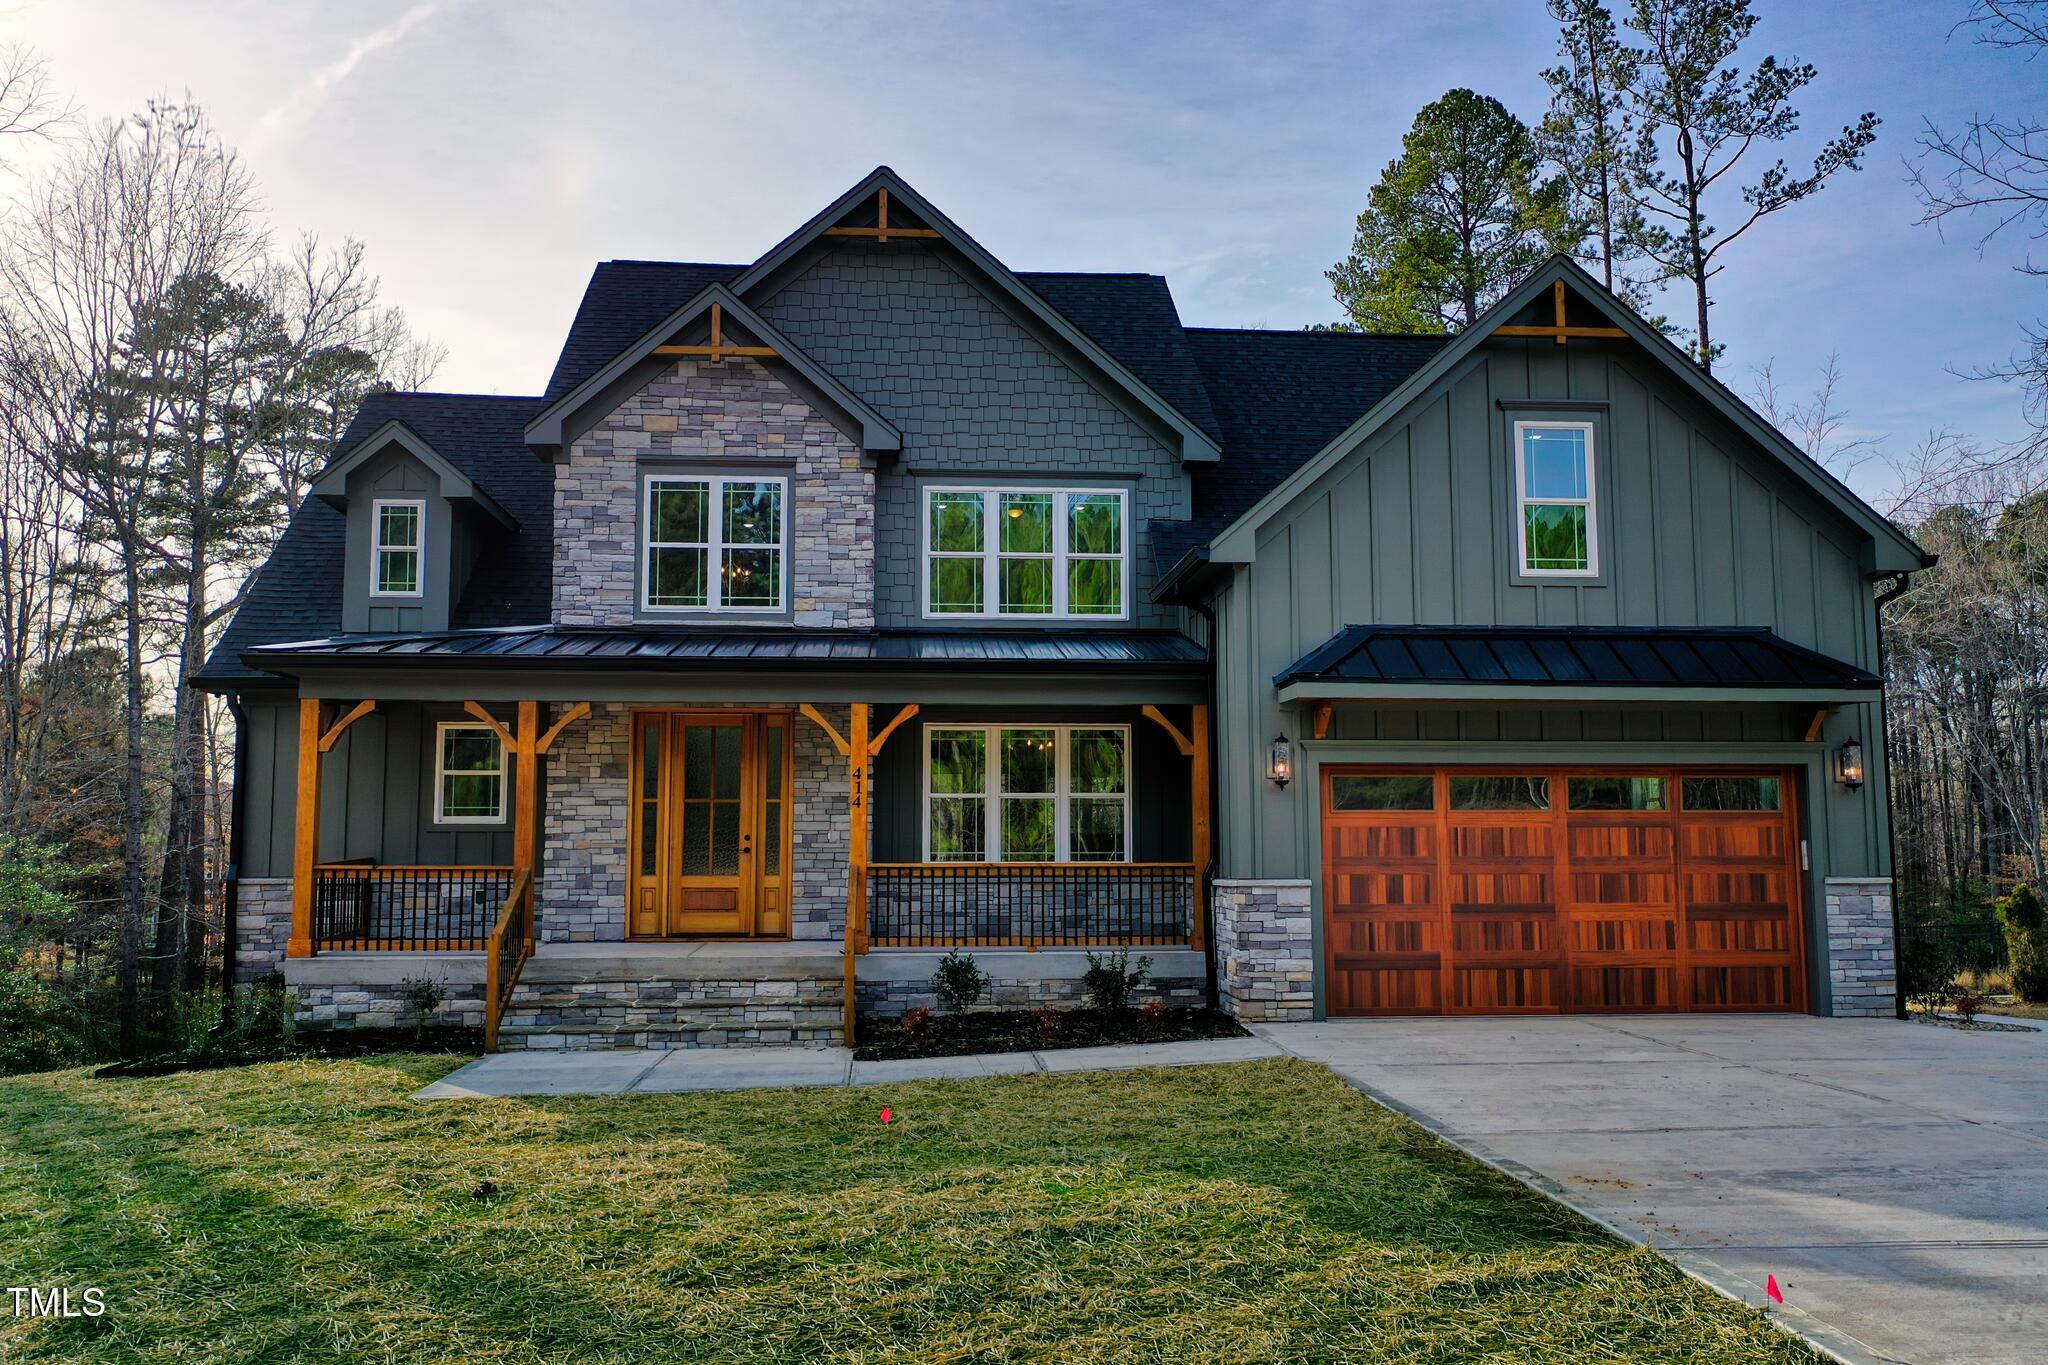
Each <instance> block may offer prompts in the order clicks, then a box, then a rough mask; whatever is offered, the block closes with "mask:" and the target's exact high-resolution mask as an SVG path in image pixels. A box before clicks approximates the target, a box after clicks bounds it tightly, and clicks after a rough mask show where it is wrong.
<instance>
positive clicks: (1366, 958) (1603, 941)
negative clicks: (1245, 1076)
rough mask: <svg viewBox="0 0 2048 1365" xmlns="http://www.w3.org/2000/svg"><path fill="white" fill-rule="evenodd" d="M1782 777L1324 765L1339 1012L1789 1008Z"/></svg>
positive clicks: (1785, 775)
mask: <svg viewBox="0 0 2048 1365" xmlns="http://www.w3.org/2000/svg"><path fill="white" fill-rule="evenodd" d="M1793 791H1794V786H1793V775H1792V773H1791V772H1790V771H1789V770H1783V769H1701V770H1687V769H1649V768H1628V769H1609V770H1593V769H1557V768H1550V769H1527V768H1524V769H1510V768H1497V769H1483V770H1482V769H1465V768H1436V769H1328V770H1326V771H1325V773H1324V777H1323V793H1322V797H1323V856H1324V880H1323V896H1324V965H1325V977H1324V979H1325V1001H1326V1005H1327V1008H1328V1011H1329V1013H1331V1014H1333V1015H1338V1014H1519V1013H1567V1012H1570V1013H1588V1012H1610V1011H1639V1010H1797V1009H1804V1008H1805V1005H1806V980H1805V930H1804V919H1803V916H1802V913H1801V906H1800V880H1801V879H1800V868H1799V861H1800V860H1799V834H1798V818H1797V812H1796V811H1795V810H1794V809H1793Z"/></svg>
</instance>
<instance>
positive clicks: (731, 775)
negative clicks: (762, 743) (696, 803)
mask: <svg viewBox="0 0 2048 1365" xmlns="http://www.w3.org/2000/svg"><path fill="white" fill-rule="evenodd" d="M712 733H714V734H715V735H717V736H718V738H717V741H716V748H717V753H718V758H717V765H718V766H717V778H716V780H715V781H714V782H713V784H712V792H713V794H714V795H716V796H717V797H718V799H719V800H721V801H737V800H739V797H740V748H741V746H742V744H743V743H744V741H745V739H746V732H745V731H744V730H742V729H741V728H740V727H739V726H737V725H721V726H718V727H717V728H716V729H715V730H714V731H713V732H712Z"/></svg>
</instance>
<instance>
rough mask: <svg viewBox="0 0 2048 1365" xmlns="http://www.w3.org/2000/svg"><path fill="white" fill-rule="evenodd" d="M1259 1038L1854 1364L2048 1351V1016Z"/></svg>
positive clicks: (1448, 1029)
mask: <svg viewBox="0 0 2048 1365" xmlns="http://www.w3.org/2000/svg"><path fill="white" fill-rule="evenodd" d="M1257 1032H1259V1033H1260V1034H1262V1035H1263V1036H1265V1037H1266V1038H1268V1039H1270V1040H1272V1041H1273V1042H1275V1043H1277V1044H1279V1045H1280V1046H1281V1047H1283V1048H1285V1049H1287V1050H1288V1051H1290V1052H1292V1053H1295V1054H1296V1055H1298V1056H1301V1057H1305V1058H1308V1059H1310V1060H1313V1061H1318V1062H1322V1063H1325V1064H1326V1065H1328V1066H1330V1067H1331V1068H1332V1069H1334V1070H1335V1071H1336V1072H1337V1073H1338V1074H1339V1075H1341V1076H1343V1077H1344V1078H1345V1079H1346V1080H1348V1081H1350V1082H1352V1083H1353V1084H1354V1085H1357V1086H1359V1087H1360V1088H1361V1089H1364V1090H1366V1091H1367V1092H1369V1093H1370V1094H1372V1095H1373V1096H1374V1097H1375V1098H1378V1099H1380V1100H1382V1101H1384V1102H1386V1103H1388V1104H1390V1105H1391V1106H1393V1107H1394V1108H1397V1109H1400V1110H1402V1111H1403V1112H1406V1113H1408V1114H1410V1115H1412V1116H1413V1117H1415V1118H1417V1119H1419V1120H1420V1121H1422V1122H1423V1123H1424V1124H1425V1125H1426V1126H1428V1127H1430V1128H1431V1129H1433V1130H1434V1131H1436V1132H1438V1133H1440V1134H1441V1135H1443V1136H1444V1137H1445V1138H1447V1139H1449V1140H1450V1141H1452V1142H1454V1143H1456V1144H1457V1145H1459V1146H1461V1147H1464V1148H1466V1149H1467V1150H1469V1151H1472V1152H1473V1153H1475V1154H1476V1155H1478V1156H1480V1157H1482V1158H1484V1159H1487V1160H1490V1161H1493V1162H1495V1163H1496V1164H1499V1165H1501V1166H1503V1167H1505V1168H1506V1169H1508V1170H1510V1171H1511V1172H1513V1173H1515V1174H1517V1175H1521V1176H1523V1177H1524V1178H1527V1179H1531V1180H1532V1181H1533V1182H1534V1183H1536V1184H1538V1185H1541V1186H1543V1187H1544V1188H1546V1189H1548V1190H1550V1192H1552V1193H1554V1194H1557V1195H1559V1196H1560V1197H1562V1198H1563V1199H1564V1200H1565V1201H1566V1202H1568V1203H1570V1204H1572V1205H1574V1206H1576V1207H1578V1208H1579V1209H1581V1210H1582V1211H1584V1212H1586V1213H1587V1214H1589V1215H1591V1216H1593V1217H1594V1218H1596V1219H1598V1220H1600V1221H1602V1222H1604V1223H1606V1224H1608V1225H1609V1226H1611V1227H1613V1228H1615V1229H1616V1230H1618V1231H1620V1232H1621V1233H1623V1235H1625V1236H1628V1237H1630V1238H1632V1239H1635V1240H1638V1241H1644V1242H1648V1243H1650V1244H1651V1245H1653V1246H1655V1247H1656V1248H1657V1249H1658V1250H1660V1251H1663V1252H1665V1253H1666V1254H1668V1255H1670V1256H1671V1257H1672V1258H1673V1259H1674V1260H1676V1261H1678V1263H1679V1264H1680V1265H1682V1266H1684V1267H1686V1268H1687V1269H1688V1270H1691V1271H1693V1272H1694V1273H1696V1274H1699V1275H1701V1276H1702V1277H1704V1278H1706V1279H1708V1280H1710V1281H1712V1282H1714V1283H1716V1284H1718V1285H1720V1286H1721V1287H1723V1288H1725V1289H1728V1290H1730V1291H1731V1292H1734V1293H1736V1294H1738V1295H1739V1296H1740V1297H1742V1298H1745V1299H1747V1300H1748V1301H1750V1302H1752V1303H1761V1302H1763V1297H1762V1292H1763V1284H1764V1278H1765V1276H1766V1275H1771V1274H1775V1275H1776V1276H1777V1277H1778V1284H1779V1286H1780V1288H1781V1289H1782V1290H1783V1291H1784V1294H1785V1301H1786V1309H1785V1310H1784V1312H1785V1316H1786V1319H1787V1320H1788V1321H1789V1322H1791V1323H1792V1324H1794V1325H1796V1326H1798V1327H1800V1328H1801V1329H1802V1330H1803V1331H1806V1332H1807V1333H1808V1334H1809V1335H1810V1336H1811V1337H1812V1338H1814V1339H1815V1340H1817V1341H1818V1342H1820V1343H1821V1344H1823V1345H1825V1346H1827V1347H1829V1348H1830V1349H1832V1350H1834V1351H1836V1352H1837V1353H1838V1354H1840V1355H1842V1356H1843V1357H1845V1358H1847V1359H1852V1360H1859V1359H1860V1360H1905V1361H1914V1362H1920V1363H1921V1365H1933V1363H1934V1362H1941V1361H1957V1362H1962V1361H1969V1362H1980V1363H1981V1362H1993V1361H2011V1362H2021V1361H2025V1362H2039V1361H2043V1360H2048V1033H2038V1032H2036V1033H1963V1032H1960V1031H1957V1030H1953V1029H1943V1028H1934V1027H1930V1026H1928V1025H1925V1024H1917V1023H1900V1022H1898V1021H1896V1020H1888V1019H1887V1020H1833V1019H1814V1018H1809V1017H1805V1016H1787V1015H1768V1016H1755V1015H1751V1016H1742V1017H1727V1016H1722V1017H1713V1016H1690V1017H1677V1016H1661V1017H1658V1016H1640V1015H1638V1016H1625V1017H1609V1018H1601V1019H1590V1018H1577V1019H1412V1020H1411V1019H1370V1020H1333V1021H1331V1022H1329V1023H1322V1024H1286V1025H1278V1026H1261V1027H1259V1028H1258V1029H1257Z"/></svg>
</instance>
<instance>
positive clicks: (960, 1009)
mask: <svg viewBox="0 0 2048 1365" xmlns="http://www.w3.org/2000/svg"><path fill="white" fill-rule="evenodd" d="M987 992H988V973H987V972H985V971H983V970H982V969H981V967H980V965H979V964H977V963H976V962H975V960H974V959H973V958H972V957H971V956H969V955H968V954H966V953H963V952H961V951H960V950H959V949H958V948H955V949H954V950H953V951H952V952H950V953H947V954H946V955H945V956H944V957H942V958H940V959H939V969H938V970H937V971H935V972H933V973H932V994H933V995H936V996H938V997H939V1003H940V1004H941V1005H944V1006H945V1007H946V1013H948V1014H965V1013H967V1011H969V1010H971V1009H973V1008H974V1006H975V1005H976V1004H977V1003H978V1002H979V1001H980V1000H981V997H982V996H983V995H985V994H986V993H987Z"/></svg>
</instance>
